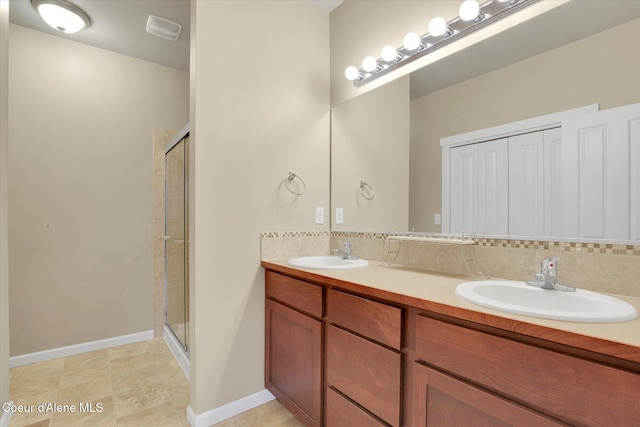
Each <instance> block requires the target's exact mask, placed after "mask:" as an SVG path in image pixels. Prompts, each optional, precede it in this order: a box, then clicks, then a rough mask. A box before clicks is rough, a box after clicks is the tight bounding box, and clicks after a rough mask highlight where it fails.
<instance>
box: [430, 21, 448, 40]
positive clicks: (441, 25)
mask: <svg viewBox="0 0 640 427" xmlns="http://www.w3.org/2000/svg"><path fill="white" fill-rule="evenodd" d="M446 32H447V21H445V20H444V18H442V17H440V16H436V17H435V18H433V19H432V20H431V22H429V34H431V35H432V36H434V37H439V36H441V35H443V34H444V33H446Z"/></svg>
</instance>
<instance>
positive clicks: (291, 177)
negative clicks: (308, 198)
mask: <svg viewBox="0 0 640 427" xmlns="http://www.w3.org/2000/svg"><path fill="white" fill-rule="evenodd" d="M296 178H297V179H298V180H299V181H300V182H301V183H302V191H295V190H293V189H292V188H291V187H290V186H289V185H290V184H291V182H292V181H293V180H294V179H296ZM284 185H285V186H286V187H287V190H289V192H290V193H292V194H295V195H296V196H302V195H303V194H304V191H305V190H306V189H307V186H306V185H305V183H304V181H303V180H302V178H300V175H298V174H296V173H294V172H289V175H288V176H287V178H286V179H285V180H284Z"/></svg>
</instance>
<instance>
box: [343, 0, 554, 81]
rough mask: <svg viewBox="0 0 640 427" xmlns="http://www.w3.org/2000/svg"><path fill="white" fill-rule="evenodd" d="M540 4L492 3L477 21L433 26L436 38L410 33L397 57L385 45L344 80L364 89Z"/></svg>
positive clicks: (459, 20)
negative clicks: (468, 36)
mask: <svg viewBox="0 0 640 427" xmlns="http://www.w3.org/2000/svg"><path fill="white" fill-rule="evenodd" d="M539 1H542V0H489V1H487V2H486V3H484V4H482V5H480V6H478V13H477V16H476V17H475V18H473V19H470V20H466V21H465V20H463V19H462V18H460V17H457V18H454V19H452V20H451V21H449V22H446V25H444V28H440V27H442V22H435V24H437V25H431V26H430V27H432V28H431V29H432V32H436V31H434V30H433V29H434V28H438V33H441V34H439V35H437V36H435V35H433V34H431V33H426V34H424V35H423V36H418V35H417V34H416V33H408V34H407V35H406V36H405V38H404V41H403V43H404V46H402V47H400V48H398V49H397V50H395V55H392V54H391V52H390V51H391V50H393V46H391V45H388V46H385V47H384V49H383V53H382V58H380V59H378V60H375V59H374V58H373V57H370V56H369V57H367V58H365V61H363V65H362V68H359V69H358V68H357V67H355V66H353V65H352V66H349V67H347V68H346V70H345V77H346V78H347V79H349V80H353V84H354V85H355V86H356V87H361V86H363V85H365V84H366V83H368V82H370V81H372V80H375V79H376V78H378V77H380V76H383V75H385V74H387V73H390V72H391V71H393V70H396V69H398V68H400V67H402V66H403V65H405V64H408V63H410V62H412V61H415V60H416V59H418V58H421V57H423V56H424V55H427V54H429V53H431V52H433V51H435V50H437V49H440V48H441V47H444V46H446V45H448V44H449V43H452V42H454V41H456V40H459V39H461V38H462V37H464V36H466V35H469V34H471V33H473V32H474V31H477V30H479V29H481V28H484V27H486V26H488V25H491V24H493V23H494V22H497V21H500V20H501V19H503V18H506V17H507V16H509V15H512V14H514V13H516V12H519V11H520V10H522V9H524V8H526V7H528V6H531V5H532V4H534V3H537V2H539ZM467 2H471V3H476V4H477V2H476V1H475V0H464V2H463V4H462V6H461V8H460V13H461V14H462V15H466V14H468V9H469V8H467V7H466V6H468V5H467V4H466V3H467ZM465 18H466V19H469V16H465ZM435 20H438V21H440V20H442V18H439V19H438V18H434V19H433V20H432V22H433V21H435ZM442 21H443V20H442ZM372 60H373V62H372Z"/></svg>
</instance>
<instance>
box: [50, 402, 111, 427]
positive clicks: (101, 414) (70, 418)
mask: <svg viewBox="0 0 640 427" xmlns="http://www.w3.org/2000/svg"><path fill="white" fill-rule="evenodd" d="M82 404H83V406H82V407H80V404H79V403H78V404H76V411H75V412H60V413H55V414H53V416H52V417H51V426H50V427H94V426H95V427H115V426H116V417H115V413H114V410H113V401H112V399H111V397H106V398H102V399H97V400H93V401H86V400H85V401H82ZM87 404H90V405H91V406H90V407H88V406H87Z"/></svg>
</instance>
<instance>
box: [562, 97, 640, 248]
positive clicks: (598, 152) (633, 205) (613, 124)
mask: <svg viewBox="0 0 640 427" xmlns="http://www.w3.org/2000/svg"><path fill="white" fill-rule="evenodd" d="M639 123H640V104H633V105H628V106H625V107H620V108H613V109H610V110H605V111H600V112H597V113H593V114H585V115H582V116H578V117H575V118H571V119H566V120H564V121H563V122H562V159H563V168H562V169H563V175H562V183H563V200H564V204H563V235H564V236H565V237H581V238H597V239H621V240H630V239H632V238H634V237H637V234H638V227H639V223H640V219H639V218H640V216H639V215H638V212H640V206H639V205H640V195H639V192H640V189H639V188H638V186H639V185H640V184H638V179H637V178H638V165H637V163H638V162H639V161H640V160H639V159H638V156H639V155H638V144H640V124H639ZM634 163H635V164H634ZM630 196H631V197H630ZM634 215H635V216H634ZM634 233H635V234H636V236H632V234H634Z"/></svg>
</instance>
